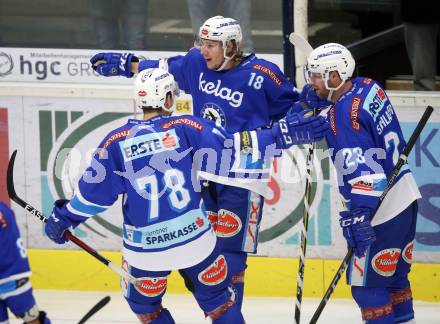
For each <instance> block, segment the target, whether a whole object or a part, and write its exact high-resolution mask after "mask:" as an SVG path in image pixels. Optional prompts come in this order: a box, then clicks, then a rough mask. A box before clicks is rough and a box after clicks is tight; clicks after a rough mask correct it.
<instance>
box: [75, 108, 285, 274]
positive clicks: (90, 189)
mask: <svg viewBox="0 0 440 324" xmlns="http://www.w3.org/2000/svg"><path fill="white" fill-rule="evenodd" d="M272 143H273V137H272V134H271V131H270V130H262V131H259V132H258V134H257V132H255V131H249V132H242V133H236V134H233V135H230V134H229V133H227V132H225V131H224V129H223V128H221V127H217V126H216V125H215V124H214V123H212V122H211V121H206V120H203V119H201V118H196V117H193V116H180V117H164V116H156V117H154V118H152V119H149V120H147V121H141V120H129V121H128V123H127V124H126V125H124V126H122V127H120V128H118V129H116V130H114V131H112V132H111V133H110V134H109V135H108V136H106V137H105V139H104V140H103V141H102V143H101V144H100V145H99V151H98V153H97V154H96V155H95V157H94V159H93V160H92V163H91V165H90V167H89V168H88V169H87V170H86V171H85V173H84V175H83V176H82V178H81V180H80V181H79V184H78V189H77V191H76V194H75V196H74V197H73V198H72V200H71V201H70V202H69V203H68V204H67V205H66V209H67V211H68V217H69V218H70V219H71V221H72V222H73V223H79V222H82V221H85V220H86V219H87V218H89V217H91V216H93V215H95V214H97V213H101V212H103V211H104V210H106V209H107V208H108V207H109V206H110V205H112V204H113V203H114V202H115V201H116V200H117V197H118V195H120V194H123V193H126V200H125V203H124V206H123V211H124V226H123V240H124V258H125V259H126V260H127V261H128V263H129V264H131V265H133V266H135V267H137V268H140V269H146V270H155V271H160V270H170V269H176V268H185V267H189V266H192V265H194V264H197V263H198V262H201V261H202V260H203V259H204V258H205V257H206V256H207V255H209V253H211V251H212V249H213V248H214V245H215V241H216V238H215V234H214V233H213V231H212V228H211V225H210V223H209V221H208V219H207V217H206V215H205V212H204V210H203V206H202V205H201V192H200V189H201V179H208V180H212V181H216V182H219V183H223V184H228V185H235V186H240V187H243V188H247V189H252V190H257V191H258V190H261V191H262V192H263V191H265V187H266V183H265V182H264V181H262V180H265V179H268V177H269V168H264V167H262V165H261V163H260V162H261V159H262V158H263V159H264V156H261V153H260V152H262V153H264V154H265V157H266V158H267V159H270V157H271V156H274V155H277V154H279V153H280V152H279V150H276V151H272V152H270V149H271V148H274V147H275V145H270V144H272ZM267 147H268V151H266V148H267ZM268 162H269V163H267V166H270V161H268Z"/></svg>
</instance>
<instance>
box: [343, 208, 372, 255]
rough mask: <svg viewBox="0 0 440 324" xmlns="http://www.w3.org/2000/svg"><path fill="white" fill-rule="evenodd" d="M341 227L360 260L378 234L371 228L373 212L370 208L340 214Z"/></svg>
mask: <svg viewBox="0 0 440 324" xmlns="http://www.w3.org/2000/svg"><path fill="white" fill-rule="evenodd" d="M339 216H341V218H340V219H339V225H341V227H342V233H343V234H344V237H345V239H346V240H347V243H348V245H349V246H351V247H352V248H353V250H354V254H355V255H356V256H357V257H358V258H360V257H363V256H364V255H365V252H366V251H367V249H368V247H369V246H370V245H371V244H372V243H373V242H374V241H375V240H376V234H375V233H374V229H373V227H372V226H371V223H370V220H371V210H370V209H369V208H363V207H360V208H355V209H353V210H351V211H343V212H341V213H339Z"/></svg>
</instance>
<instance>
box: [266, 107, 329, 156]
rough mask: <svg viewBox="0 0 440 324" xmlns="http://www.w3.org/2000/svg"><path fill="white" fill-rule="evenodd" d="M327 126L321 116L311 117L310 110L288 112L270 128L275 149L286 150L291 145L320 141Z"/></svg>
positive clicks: (327, 128)
mask: <svg viewBox="0 0 440 324" xmlns="http://www.w3.org/2000/svg"><path fill="white" fill-rule="evenodd" d="M328 130H329V125H328V123H327V122H326V121H325V119H324V117H322V116H313V112H312V111H311V110H304V111H300V112H299V113H295V112H293V111H289V112H288V113H287V115H286V117H284V118H281V119H280V120H279V121H278V122H277V123H274V125H273V126H272V135H273V137H274V138H275V140H276V143H277V147H279V148H281V149H286V148H289V147H291V146H292V145H299V144H310V143H313V142H317V141H319V140H321V139H322V138H323V137H324V136H325V134H326V133H327V131H328Z"/></svg>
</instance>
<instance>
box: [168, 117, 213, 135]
mask: <svg viewBox="0 0 440 324" xmlns="http://www.w3.org/2000/svg"><path fill="white" fill-rule="evenodd" d="M181 124H183V125H186V126H189V127H192V128H194V129H196V130H198V131H199V132H201V131H203V129H204V128H205V127H204V126H203V125H202V124H201V123H199V122H198V121H196V120H194V119H191V118H186V117H182V118H177V119H174V120H170V121H167V122H165V123H163V124H162V125H160V126H161V127H162V128H163V129H168V128H171V127H173V126H174V125H181Z"/></svg>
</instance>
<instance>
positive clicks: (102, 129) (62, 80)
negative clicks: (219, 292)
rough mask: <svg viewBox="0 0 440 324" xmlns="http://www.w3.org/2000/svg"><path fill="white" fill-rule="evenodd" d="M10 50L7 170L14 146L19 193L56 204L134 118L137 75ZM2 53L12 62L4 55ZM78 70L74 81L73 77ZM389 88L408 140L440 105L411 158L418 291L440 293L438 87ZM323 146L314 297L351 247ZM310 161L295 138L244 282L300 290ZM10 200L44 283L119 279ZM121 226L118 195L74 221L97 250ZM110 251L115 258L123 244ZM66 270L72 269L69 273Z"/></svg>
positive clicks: (0, 172)
mask: <svg viewBox="0 0 440 324" xmlns="http://www.w3.org/2000/svg"><path fill="white" fill-rule="evenodd" d="M14 50H16V51H15V52H14V51H12V50H11V51H10V52H9V55H10V59H11V60H12V61H13V62H14V64H13V65H12V70H11V72H10V73H9V74H7V75H4V74H3V75H2V79H1V81H2V82H0V86H1V87H0V125H1V128H0V144H1V145H0V177H1V178H4V174H5V171H6V165H7V161H8V157H9V155H10V154H11V153H12V151H13V150H14V149H18V156H17V161H16V169H15V181H16V183H15V186H16V190H17V192H18V193H19V194H20V195H21V196H22V198H24V199H25V200H27V201H28V202H29V203H31V204H32V205H34V206H35V207H37V208H39V209H41V210H42V211H43V212H44V213H45V214H49V212H50V210H51V206H52V203H53V201H54V200H55V199H57V198H58V197H65V196H69V195H71V193H72V192H73V191H74V187H75V183H76V181H77V179H78V177H79V175H80V174H81V172H82V170H84V168H85V166H86V164H87V163H88V160H89V159H90V153H91V152H92V150H93V147H94V146H96V145H97V144H98V142H99V141H100V140H101V139H102V138H103V137H104V136H105V134H106V133H107V132H108V131H110V130H111V129H113V128H116V127H117V126H119V125H121V124H123V123H124V121H125V120H126V119H127V118H130V117H133V115H134V111H135V110H134V107H133V103H132V101H131V100H130V99H129V98H130V96H131V86H130V83H131V82H132V80H129V79H125V78H112V79H108V78H107V79H106V78H102V77H98V76H96V75H93V74H92V73H90V71H89V70H87V69H88V67H87V66H86V63H85V62H86V58H87V57H88V54H90V53H89V52H92V51H81V55H79V54H78V53H77V51H74V50H69V51H67V54H65V56H62V57H57V56H54V55H55V54H57V53H54V55H52V56H50V55H48V54H47V53H46V54H47V55H43V54H41V53H40V54H39V55H35V53H34V55H33V56H32V55H31V54H32V53H31V52H30V50H27V51H26V49H20V52H17V51H18V49H14ZM46 51H47V50H46ZM54 52H56V50H54ZM83 52H86V53H83ZM0 54H1V53H0ZM86 54H87V55H86ZM166 54H168V55H169V53H166ZM69 55H70V56H69ZM162 55H165V54H162ZM0 56H1V55H0ZM1 59H2V60H4V56H2V57H1ZM44 62H46V63H44ZM54 62H59V64H58V63H54ZM75 62H76V63H75ZM3 63H4V62H3V61H2V65H1V68H0V74H1V73H4V72H5V71H6V70H5V69H6V67H7V64H6V63H7V62H6V63H5V64H3ZM51 64H52V65H51ZM63 68H65V69H66V70H63ZM81 70H82V71H83V72H81V73H82V74H84V76H81V77H79V75H78V74H79V73H80V72H78V71H81ZM51 71H52V72H54V71H55V72H56V73H55V74H54V73H52V72H51ZM69 71H70V72H69ZM75 71H77V72H75ZM29 72H32V73H29ZM58 72H59V74H57V73H58ZM69 73H70V74H69ZM87 73H88V74H87ZM43 76H45V77H44V78H43ZM74 80H75V82H77V83H76V84H73V83H68V82H74ZM115 80H116V81H115ZM3 81H6V82H3ZM17 81H26V82H17ZM36 81H38V83H35V82H36ZM30 82H32V83H30ZM78 83H84V84H78ZM96 83H100V84H96ZM389 94H390V97H391V101H392V103H393V105H394V106H395V109H396V113H397V115H398V118H399V120H400V121H401V124H402V129H403V131H404V134H405V137H406V138H408V137H409V136H410V134H411V132H412V130H413V129H414V127H415V125H416V123H417V121H418V119H419V118H420V116H421V115H422V113H423V110H424V108H425V107H426V105H427V104H431V105H433V106H434V107H436V109H435V112H434V114H433V116H432V117H431V120H430V122H429V123H428V125H427V127H426V129H425V130H424V132H423V133H422V135H421V138H420V141H419V142H418V143H417V144H416V145H415V148H414V150H413V152H412V154H411V155H410V157H409V164H410V167H411V169H412V170H413V172H414V174H415V177H416V181H417V183H418V185H419V187H420V189H421V191H422V195H423V199H422V200H421V201H420V209H419V217H418V224H417V234H416V241H415V247H414V259H415V262H416V264H415V266H414V269H413V273H412V276H413V280H415V281H416V282H418V283H419V284H418V285H417V287H418V288H416V289H415V297H416V298H417V299H422V300H435V301H438V298H439V296H438V291H440V283H439V281H440V279H439V278H440V273H439V264H440V219H439V217H438V215H439V214H440V179H439V178H440V177H439V176H438V175H439V170H440V150H439V149H438V148H439V147H440V134H439V132H438V130H439V128H440V110H439V107H440V95H439V94H438V93H437V94H436V93H426V92H418V93H413V92H390V93H389ZM176 108H177V113H178V114H190V113H192V108H191V98H190V96H185V95H184V96H182V97H181V98H179V100H178V101H177V106H176ZM319 147H320V148H322V150H321V151H319V153H317V154H316V159H315V161H314V171H313V174H314V178H315V180H317V181H315V182H314V186H313V190H312V193H313V203H312V205H311V215H310V216H311V217H310V223H309V234H308V247H307V256H308V257H309V258H311V259H310V260H308V263H307V266H306V280H305V282H306V288H305V289H306V290H305V294H306V295H308V296H320V295H322V293H323V290H324V289H325V287H326V285H327V283H328V281H329V280H330V279H331V278H332V277H333V274H334V271H335V268H336V267H337V266H339V261H333V260H340V259H341V258H342V257H343V255H344V254H345V241H344V239H343V238H342V235H340V228H339V224H338V223H337V212H338V209H339V198H338V192H337V187H336V185H335V176H334V173H333V171H332V166H331V165H330V163H329V161H328V158H327V155H326V152H325V144H324V143H320V145H319ZM67 152H70V159H65V158H64V159H63V158H61V159H59V158H58V159H57V157H60V156H64V157H65V156H66V153H67ZM304 170H305V154H304V151H303V150H300V149H298V148H294V149H292V150H290V151H289V152H287V153H286V154H284V156H283V157H282V158H281V159H278V160H277V161H274V163H273V173H272V178H271V181H270V182H269V184H268V190H270V191H271V192H272V194H271V197H270V198H269V199H266V201H265V210H264V219H263V221H262V225H261V233H260V244H259V255H261V256H264V257H261V258H252V259H251V261H250V267H249V271H248V276H250V277H251V278H250V280H249V284H247V289H248V290H249V293H250V294H255V295H261V294H268V295H281V296H283V295H293V292H294V291H295V286H294V285H295V284H296V273H297V263H296V258H297V257H298V253H299V247H298V241H299V240H298V221H299V220H300V219H301V217H302V214H303V205H302V199H303V192H304V179H305V177H304ZM0 199H2V200H6V199H7V195H6V188H5V187H4V185H1V186H0ZM12 206H13V208H14V211H15V212H16V214H17V220H18V223H19V225H20V228H21V232H22V236H23V238H24V240H25V242H26V245H27V247H28V248H29V249H31V250H30V252H29V253H30V256H31V262H32V266H33V271H34V284H35V285H36V286H37V287H43V288H59V289H68V287H70V288H71V289H89V288H88V287H95V286H94V285H99V287H101V288H103V287H108V289H117V286H118V283H117V278H115V276H114V275H113V274H112V273H111V272H110V271H108V270H107V269H105V268H104V267H102V266H101V265H99V264H97V263H96V262H95V261H94V260H93V259H91V258H90V257H89V256H87V255H85V254H82V253H78V252H76V251H65V250H61V251H55V249H68V250H71V249H73V248H74V247H73V246H66V247H60V246H56V245H55V244H52V243H51V242H50V241H49V240H48V239H47V238H45V237H44V236H43V231H42V225H41V223H39V221H38V220H37V219H36V218H34V217H32V216H30V215H25V213H24V211H23V210H22V209H20V208H19V207H18V206H17V205H12ZM120 226H121V221H120V203H119V202H118V203H117V204H115V206H114V207H112V208H111V209H109V210H108V211H107V212H106V213H104V214H102V215H98V216H97V217H95V218H94V219H93V220H91V221H89V222H88V223H87V226H80V227H79V228H77V229H76V231H75V234H76V235H77V236H79V237H80V238H81V239H84V240H85V241H86V242H89V243H90V244H92V243H93V247H94V248H96V249H98V250H106V251H108V250H111V251H118V250H119V249H120V246H121V239H120ZM49 250H53V251H49ZM109 253H110V255H112V257H113V258H115V260H117V261H119V259H120V256H119V254H118V253H117V252H109ZM59 260H66V263H65V262H63V263H60V262H59ZM68 260H74V263H73V264H72V265H69V264H68V263H67V261H68ZM89 263H90V264H89ZM275 264H276V266H275ZM54 269H56V270H57V271H56V272H55V270H54ZM91 269H93V270H92V271H90V270H91ZM64 270H66V271H67V273H68V274H69V275H63V271H64ZM77 270H78V271H77ZM89 278H90V280H89ZM173 278H174V277H173ZM253 283H255V286H254V284H253ZM261 283H264V286H262V284H261ZM66 285H67V286H66ZM424 287H425V288H424ZM90 289H98V288H96V287H95V288H90ZM183 289H184V288H183V285H182V284H181V282H180V281H178V280H175V279H173V280H171V281H170V290H172V291H176V292H180V291H181V290H183ZM337 296H340V297H345V296H348V290H347V288H346V287H344V286H342V285H341V286H340V287H339V288H338V290H337Z"/></svg>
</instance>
